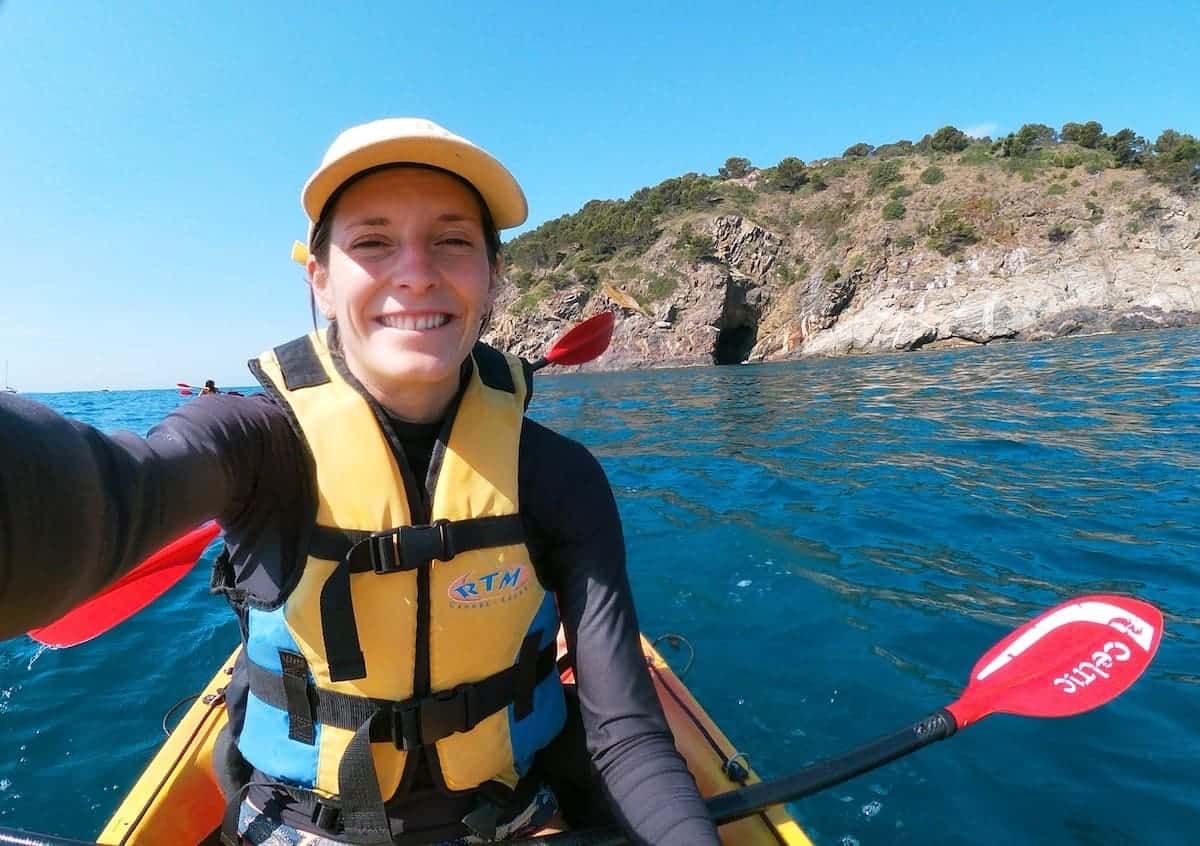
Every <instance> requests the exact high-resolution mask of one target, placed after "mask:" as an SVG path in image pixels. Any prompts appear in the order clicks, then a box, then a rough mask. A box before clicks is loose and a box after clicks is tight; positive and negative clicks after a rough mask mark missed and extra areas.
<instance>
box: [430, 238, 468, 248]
mask: <svg viewBox="0 0 1200 846" xmlns="http://www.w3.org/2000/svg"><path fill="white" fill-rule="evenodd" d="M438 243H439V244H448V245H450V246H452V247H469V246H471V242H470V241H468V240H467V239H466V238H458V237H455V236H450V237H449V238H443V239H442V240H441V241H439V242H438Z"/></svg>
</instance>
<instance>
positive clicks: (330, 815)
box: [310, 799, 342, 834]
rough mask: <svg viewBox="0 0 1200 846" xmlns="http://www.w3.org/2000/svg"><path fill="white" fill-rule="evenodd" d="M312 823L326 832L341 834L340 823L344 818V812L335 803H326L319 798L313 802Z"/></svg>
mask: <svg viewBox="0 0 1200 846" xmlns="http://www.w3.org/2000/svg"><path fill="white" fill-rule="evenodd" d="M310 818H311V820H312V824H313V825H314V826H316V827H317V829H319V830H320V831H323V832H325V833H326V834H341V833H342V832H341V826H340V825H339V823H340V822H341V820H342V812H341V809H340V808H335V807H334V806H333V805H326V804H325V803H324V802H322V801H320V800H319V799H318V800H317V801H316V802H314V803H313V810H312V814H311V816H310Z"/></svg>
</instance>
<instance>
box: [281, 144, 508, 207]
mask: <svg viewBox="0 0 1200 846" xmlns="http://www.w3.org/2000/svg"><path fill="white" fill-rule="evenodd" d="M387 164H423V165H431V166H433V167H440V168H442V169H443V170H448V171H450V172H451V173H455V174H458V175H459V176H461V177H462V178H463V179H465V180H467V181H468V182H470V183H471V184H472V185H473V186H475V190H477V191H478V192H479V194H480V196H482V197H483V201H484V202H485V203H487V206H488V210H489V211H490V212H491V213H492V220H493V221H494V222H495V224H496V228H497V229H509V228H511V227H513V226H520V225H521V224H522V223H524V222H525V219H526V218H527V217H528V215H529V206H528V204H527V203H526V201H525V193H524V192H523V191H522V190H521V186H520V185H518V184H517V180H516V179H515V178H514V177H513V175H512V174H511V173H509V172H508V169H507V168H506V167H504V165H502V164H500V162H498V161H497V160H496V159H494V158H493V157H492V156H490V155H489V154H488V153H486V152H484V151H483V150H481V149H479V148H478V147H474V146H472V145H470V144H465V143H462V142H459V141H455V140H453V139H450V138H390V139H386V140H383V141H378V142H376V143H374V144H367V145H365V146H363V147H359V148H358V149H356V150H353V151H352V152H350V153H348V154H347V155H345V156H342V157H341V158H339V159H336V160H335V161H332V162H330V163H329V164H328V165H326V166H324V167H322V168H321V169H319V170H318V171H317V172H316V173H314V174H313V175H312V177H311V178H310V179H309V180H308V182H307V183H306V184H305V186H304V191H303V192H302V193H301V203H302V204H303V206H304V211H305V212H306V213H307V214H308V218H309V220H310V221H312V222H314V223H315V222H316V220H317V219H318V218H319V217H320V215H321V212H322V210H323V209H324V208H325V204H326V203H327V202H329V198H330V197H331V196H332V195H333V193H334V192H335V191H336V190H337V189H338V188H339V187H340V186H341V185H342V184H343V183H344V182H346V180H348V179H350V178H351V177H352V176H354V175H355V174H356V173H361V172H362V171H364V170H369V169H370V168H373V167H378V166H380V165H387Z"/></svg>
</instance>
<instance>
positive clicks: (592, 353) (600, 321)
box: [545, 311, 617, 364]
mask: <svg viewBox="0 0 1200 846" xmlns="http://www.w3.org/2000/svg"><path fill="white" fill-rule="evenodd" d="M616 319H617V318H616V315H614V314H613V313H612V312H611V311H602V312H600V313H599V314H597V315H594V316H592V317H589V318H588V319H587V320H585V321H583V322H582V323H580V324H579V325H578V326H576V327H575V328H574V329H572V330H571V331H570V332H568V333H567V334H565V335H563V336H562V337H561V338H559V339H558V340H557V341H555V342H554V345H553V346H552V347H550V350H549V351H548V352H547V353H546V355H545V359H546V361H547V363H549V364H583V363H584V362H586V361H591V360H592V359H594V358H599V356H600V354H601V353H603V352H604V351H605V350H606V349H608V344H609V342H610V341H611V340H612V333H613V326H614V325H615V324H616Z"/></svg>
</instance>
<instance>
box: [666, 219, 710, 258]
mask: <svg viewBox="0 0 1200 846" xmlns="http://www.w3.org/2000/svg"><path fill="white" fill-rule="evenodd" d="M675 249H677V250H679V251H680V252H681V253H683V255H684V257H685V258H687V260H688V261H689V262H691V263H692V264H695V263H696V262H698V261H700V259H702V258H704V257H706V256H711V255H712V254H713V250H714V249H716V241H714V240H713V237H712V236H711V235H709V234H708V233H706V232H696V231H695V230H694V229H692V227H691V226H690V225H688V226H685V227H683V229H682V230H680V232H679V237H678V238H677V239H676V240H675Z"/></svg>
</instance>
